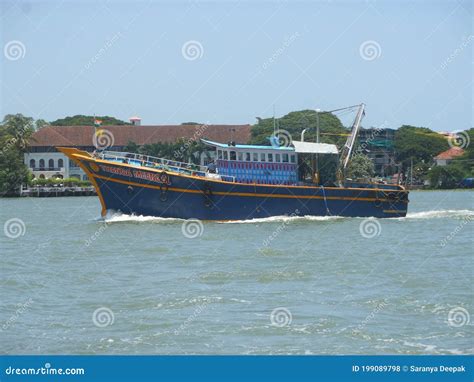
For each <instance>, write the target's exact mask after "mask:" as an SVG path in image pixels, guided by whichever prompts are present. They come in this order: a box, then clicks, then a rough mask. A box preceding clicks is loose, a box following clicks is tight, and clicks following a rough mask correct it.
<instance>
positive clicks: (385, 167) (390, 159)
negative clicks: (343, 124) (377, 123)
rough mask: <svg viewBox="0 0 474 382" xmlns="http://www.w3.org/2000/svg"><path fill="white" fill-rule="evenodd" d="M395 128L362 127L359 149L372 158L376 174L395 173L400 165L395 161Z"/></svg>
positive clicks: (387, 174)
mask: <svg viewBox="0 0 474 382" xmlns="http://www.w3.org/2000/svg"><path fill="white" fill-rule="evenodd" d="M395 131H396V130H394V129H377V128H374V129H361V130H360V131H359V137H358V139H359V148H358V150H359V151H360V152H362V153H364V154H366V155H367V156H368V157H369V158H370V159H372V161H373V163H374V167H375V175H377V176H381V177H386V176H390V175H393V174H395V173H396V172H397V171H398V167H397V164H396V161H395V150H394V140H395Z"/></svg>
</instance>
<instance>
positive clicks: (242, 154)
mask: <svg viewBox="0 0 474 382" xmlns="http://www.w3.org/2000/svg"><path fill="white" fill-rule="evenodd" d="M237 159H238V160H240V161H242V160H244V153H241V152H238V153H237Z"/></svg>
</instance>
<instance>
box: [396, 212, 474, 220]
mask: <svg viewBox="0 0 474 382" xmlns="http://www.w3.org/2000/svg"><path fill="white" fill-rule="evenodd" d="M437 218H468V219H469V218H474V211H472V210H433V211H420V212H409V213H408V214H407V216H406V217H404V218H398V219H401V220H405V219H437Z"/></svg>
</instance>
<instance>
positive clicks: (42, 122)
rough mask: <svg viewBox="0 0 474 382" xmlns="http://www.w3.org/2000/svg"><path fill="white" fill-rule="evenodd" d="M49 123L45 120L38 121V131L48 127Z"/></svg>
mask: <svg viewBox="0 0 474 382" xmlns="http://www.w3.org/2000/svg"><path fill="white" fill-rule="evenodd" d="M48 125H49V123H48V122H46V121H45V120H44V119H37V120H36V122H35V129H36V131H38V130H41V129H42V128H43V127H45V126H48Z"/></svg>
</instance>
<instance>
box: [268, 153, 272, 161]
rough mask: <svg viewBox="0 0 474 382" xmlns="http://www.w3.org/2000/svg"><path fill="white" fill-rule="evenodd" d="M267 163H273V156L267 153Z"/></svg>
mask: <svg viewBox="0 0 474 382" xmlns="http://www.w3.org/2000/svg"><path fill="white" fill-rule="evenodd" d="M268 161H269V162H273V154H270V153H268Z"/></svg>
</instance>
